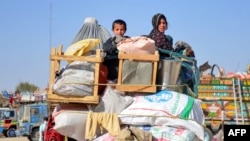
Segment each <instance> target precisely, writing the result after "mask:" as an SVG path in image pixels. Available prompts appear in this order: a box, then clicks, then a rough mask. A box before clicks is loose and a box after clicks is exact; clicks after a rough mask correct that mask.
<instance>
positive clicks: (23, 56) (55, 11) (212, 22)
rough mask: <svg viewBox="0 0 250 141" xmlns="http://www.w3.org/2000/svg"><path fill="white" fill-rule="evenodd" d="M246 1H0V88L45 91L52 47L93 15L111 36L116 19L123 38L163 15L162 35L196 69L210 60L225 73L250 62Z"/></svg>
mask: <svg viewBox="0 0 250 141" xmlns="http://www.w3.org/2000/svg"><path fill="white" fill-rule="evenodd" d="M249 5H250V1H248V0H240V1H238V0H188V1H187V0H186V1H181V0H151V1H147V0H126V1H114V0H71V1H69V0H40V1H38V0H25V1H20V0H1V4H0V17H1V21H0V46H1V55H0V66H1V69H0V90H7V91H14V90H15V87H16V86H17V85H18V84H19V83H20V82H25V81H28V82H30V83H32V84H35V85H37V86H38V87H40V89H44V88H45V87H46V86H47V84H48V82H49V69H50V68H49V67H50V66H49V55H50V49H51V47H57V46H58V45H59V44H62V45H63V46H64V48H63V49H64V50H65V49H66V48H67V47H68V46H69V45H70V43H71V41H72V40H73V38H74V37H75V35H76V34H77V33H78V31H79V30H80V28H81V27H82V25H83V22H84V19H85V18H86V17H95V18H96V19H97V20H98V23H99V24H100V25H102V26H104V27H106V28H107V29H108V30H109V31H110V33H111V35H112V32H111V24H112V22H113V20H115V19H118V18H120V19H123V20H125V21H126V22H127V28H128V30H127V32H126V35H128V36H137V35H144V34H149V32H150V30H151V29H152V25H151V18H152V16H153V15H154V14H156V13H163V14H165V16H166V17H167V19H168V22H169V29H168V30H167V31H166V34H169V35H171V36H172V37H173V39H174V42H176V41H178V40H182V41H185V42H187V43H189V44H190V45H191V46H192V48H193V49H194V51H195V54H196V59H197V62H198V65H201V64H203V63H204V62H206V61H209V64H218V65H219V66H220V67H223V68H224V69H225V71H226V72H236V71H246V68H247V65H248V64H250V55H249V54H250V28H249V26H250V18H249V15H250V8H249Z"/></svg>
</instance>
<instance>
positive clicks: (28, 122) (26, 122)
mask: <svg viewBox="0 0 250 141" xmlns="http://www.w3.org/2000/svg"><path fill="white" fill-rule="evenodd" d="M19 111H20V115H19V120H18V124H17V129H16V131H15V134H16V136H27V137H28V138H29V139H30V140H31V141H38V140H39V127H40V125H41V124H42V123H43V119H44V117H48V115H49V110H48V104H47V103H46V102H36V103H32V104H25V105H22V106H21V107H20V109H19Z"/></svg>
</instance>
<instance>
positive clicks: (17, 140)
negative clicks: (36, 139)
mask: <svg viewBox="0 0 250 141" xmlns="http://www.w3.org/2000/svg"><path fill="white" fill-rule="evenodd" d="M0 141H29V139H28V138H26V137H14V138H0Z"/></svg>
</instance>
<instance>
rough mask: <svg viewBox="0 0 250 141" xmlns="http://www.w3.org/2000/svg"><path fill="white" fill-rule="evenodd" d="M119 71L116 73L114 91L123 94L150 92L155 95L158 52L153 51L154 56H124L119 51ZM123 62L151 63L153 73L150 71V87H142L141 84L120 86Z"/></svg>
mask: <svg viewBox="0 0 250 141" xmlns="http://www.w3.org/2000/svg"><path fill="white" fill-rule="evenodd" d="M118 58H119V71H118V80H117V85H116V89H117V90H118V91H124V92H152V93H155V92H156V91H157V86H156V74H157V65H158V62H159V52H158V51H155V54H142V55H138V54H125V53H124V52H122V51H120V52H119V55H118ZM124 60H136V61H149V62H152V63H153V71H152V76H151V77H152V82H151V84H150V85H142V84H138V85H136V84H131V85H130V84H122V71H123V61H124Z"/></svg>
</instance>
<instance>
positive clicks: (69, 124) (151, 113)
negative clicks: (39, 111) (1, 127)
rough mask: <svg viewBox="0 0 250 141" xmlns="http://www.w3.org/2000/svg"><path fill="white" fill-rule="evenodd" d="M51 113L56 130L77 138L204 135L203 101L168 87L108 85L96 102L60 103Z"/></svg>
mask: <svg viewBox="0 0 250 141" xmlns="http://www.w3.org/2000/svg"><path fill="white" fill-rule="evenodd" d="M52 116H53V117H54V122H55V126H54V127H53V129H54V130H55V131H57V132H58V133H60V134H61V135H64V136H67V137H70V138H73V139H76V140H78V141H85V140H95V141H107V140H108V141H116V140H122V139H123V140H125V139H126V138H136V139H137V140H148V141H150V140H163V139H165V140H174V141H178V140H184V141H194V140H203V139H204V138H203V137H204V129H203V126H202V125H203V124H204V115H203V111H202V109H201V101H200V100H198V99H195V98H193V97H190V96H188V95H185V94H181V93H177V92H174V91H168V90H162V91H159V92H157V93H154V94H148V95H145V94H143V93H130V94H129V95H125V94H124V93H123V92H118V91H117V90H116V89H114V88H113V87H111V86H107V87H106V89H105V91H104V95H103V96H102V98H101V101H100V103H99V104H98V105H97V106H93V107H90V106H88V105H79V104H60V105H58V106H57V107H56V108H55V110H54V112H53V114H52ZM140 138H141V139H140Z"/></svg>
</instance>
